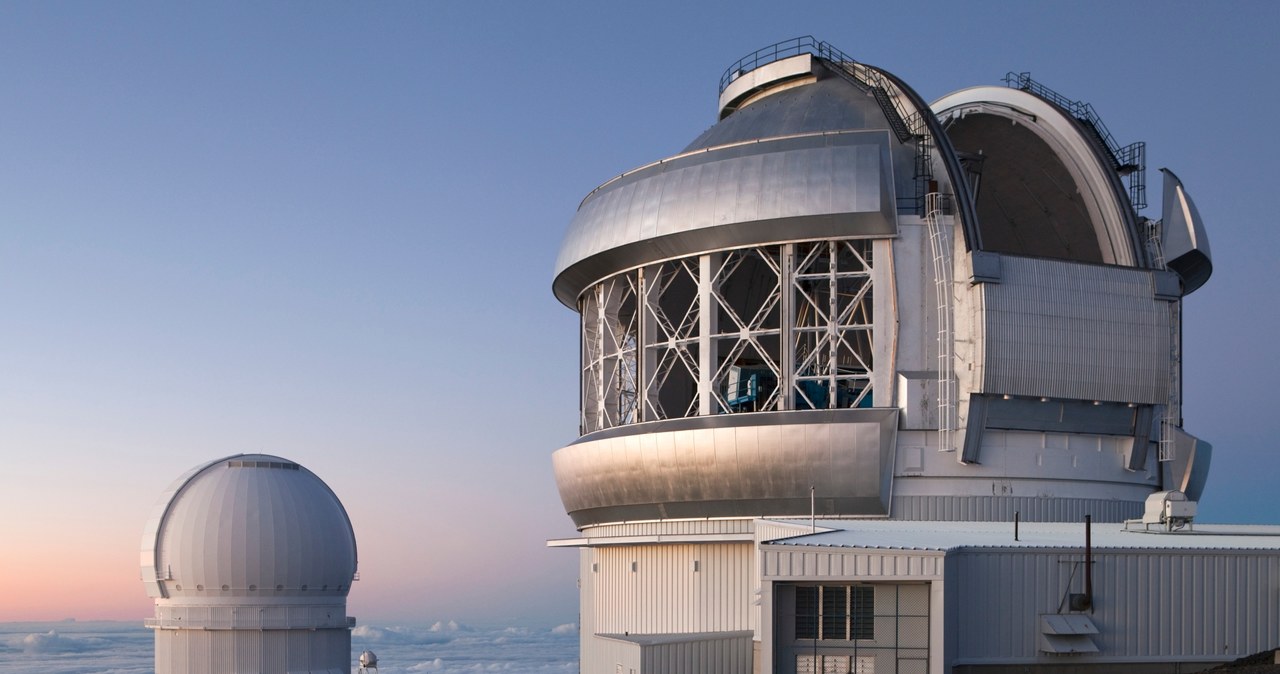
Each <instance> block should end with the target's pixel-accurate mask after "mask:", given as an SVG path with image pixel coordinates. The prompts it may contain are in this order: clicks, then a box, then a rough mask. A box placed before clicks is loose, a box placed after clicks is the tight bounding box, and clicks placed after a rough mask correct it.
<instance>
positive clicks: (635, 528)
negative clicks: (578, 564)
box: [582, 519, 752, 539]
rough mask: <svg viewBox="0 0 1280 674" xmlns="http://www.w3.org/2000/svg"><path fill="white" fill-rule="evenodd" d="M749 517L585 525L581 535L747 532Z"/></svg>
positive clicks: (748, 530)
mask: <svg viewBox="0 0 1280 674" xmlns="http://www.w3.org/2000/svg"><path fill="white" fill-rule="evenodd" d="M751 531H752V527H751V520H750V519H716V520H709V519H703V520H662V521H660V522H628V523H624V524H602V525H597V526H590V527H586V528H584V529H583V530H582V535H583V536H585V537H586V538H588V539H591V538H608V537H614V536H682V535H702V534H749V533H751Z"/></svg>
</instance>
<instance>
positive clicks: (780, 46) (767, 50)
mask: <svg viewBox="0 0 1280 674" xmlns="http://www.w3.org/2000/svg"><path fill="white" fill-rule="evenodd" d="M820 44H825V43H821V42H819V41H818V40H817V39H815V38H814V37H813V36H812V35H802V36H800V37H793V38H791V39H790V40H783V41H782V42H778V43H776V44H772V45H769V46H768V47H764V48H761V49H757V50H755V51H753V52H751V53H750V54H747V55H746V56H743V57H742V58H740V59H738V60H737V61H735V62H734V64H733V65H731V66H729V67H728V68H725V71H724V74H723V75H721V76H720V91H719V92H718V93H721V94H723V93H724V90H725V88H726V87H728V86H729V84H730V83H732V82H733V81H734V80H736V79H738V78H739V77H741V76H743V75H745V74H747V73H749V72H751V71H752V70H755V69H756V68H759V67H761V66H767V65H769V64H770V63H773V62H774V61H781V60H782V59H784V58H790V57H792V56H798V55H800V54H817V53H818V49H819V45H820Z"/></svg>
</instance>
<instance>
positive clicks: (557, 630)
mask: <svg viewBox="0 0 1280 674" xmlns="http://www.w3.org/2000/svg"><path fill="white" fill-rule="evenodd" d="M551 633H552V634H577V633H578V623H565V624H563V625H556V626H555V627H552V628H551Z"/></svg>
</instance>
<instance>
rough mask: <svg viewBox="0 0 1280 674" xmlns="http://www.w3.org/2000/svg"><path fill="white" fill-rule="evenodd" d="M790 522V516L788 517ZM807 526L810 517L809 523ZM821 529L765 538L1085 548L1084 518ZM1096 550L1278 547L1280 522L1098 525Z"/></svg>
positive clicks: (861, 523) (805, 543)
mask: <svg viewBox="0 0 1280 674" xmlns="http://www.w3.org/2000/svg"><path fill="white" fill-rule="evenodd" d="M788 521H791V520H788ZM804 523H805V524H808V521H805V522H804ZM816 528H817V529H818V531H817V533H812V534H802V535H799V536H793V537H790V538H780V539H776V540H772V541H765V544H767V545H784V546H796V547H837V548H872V549H885V550H936V551H943V552H945V551H952V550H964V549H968V548H1080V547H1083V546H1084V523H1083V522H1022V523H1020V524H1019V525H1018V540H1014V524H1013V522H920V521H904V520H818V521H817V522H816ZM1092 543H1093V548H1094V549H1095V550H1138V549H1140V550H1277V551H1280V525H1243V524H1200V523H1193V524H1192V525H1191V526H1190V527H1189V528H1184V529H1183V530H1181V531H1177V532H1172V533H1169V532H1165V531H1163V530H1158V529H1157V528H1156V527H1154V526H1153V527H1152V529H1151V530H1150V531H1144V530H1143V525H1141V524H1136V525H1130V527H1129V530H1125V525H1123V524H1119V523H1094V524H1093V531H1092Z"/></svg>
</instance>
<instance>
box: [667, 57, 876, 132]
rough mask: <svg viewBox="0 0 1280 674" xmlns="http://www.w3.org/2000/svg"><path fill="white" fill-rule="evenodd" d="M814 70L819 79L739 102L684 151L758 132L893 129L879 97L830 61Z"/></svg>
mask: <svg viewBox="0 0 1280 674" xmlns="http://www.w3.org/2000/svg"><path fill="white" fill-rule="evenodd" d="M818 63H821V61H819V62H818ZM813 70H814V73H815V74H816V75H818V76H819V80H818V81H817V82H815V83H813V84H806V85H804V86H800V87H795V88H791V89H786V90H783V91H778V92H775V93H771V94H769V95H767V96H764V97H762V98H758V99H756V100H754V101H752V102H751V103H750V104H748V105H746V106H744V107H741V108H738V109H737V110H735V111H734V112H733V114H731V115H729V116H728V117H726V118H724V119H722V120H720V122H719V123H717V124H716V125H714V126H712V127H710V128H708V129H707V130H706V131H703V132H702V134H701V135H699V136H698V137H697V138H695V139H694V140H693V142H692V143H689V145H688V147H686V148H685V149H684V150H683V152H692V151H694V150H706V149H708V148H713V147H721V146H724V145H732V144H734V143H742V142H746V141H753V140H756V139H759V138H778V137H781V136H798V135H805V134H813V133H824V132H829V131H845V130H849V129H866V130H870V129H877V130H883V131H886V132H887V131H889V129H890V127H889V122H888V120H887V119H885V116H884V112H883V111H882V110H881V109H880V105H879V104H878V103H876V99H875V98H874V97H872V96H870V95H868V94H867V92H865V91H863V90H862V89H860V88H858V87H856V86H854V85H853V84H851V83H849V82H848V81H847V80H845V79H843V78H841V77H839V76H837V75H834V74H832V73H831V72H830V71H829V70H828V69H827V68H826V67H825V65H823V66H821V67H815V68H814V69H813Z"/></svg>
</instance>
